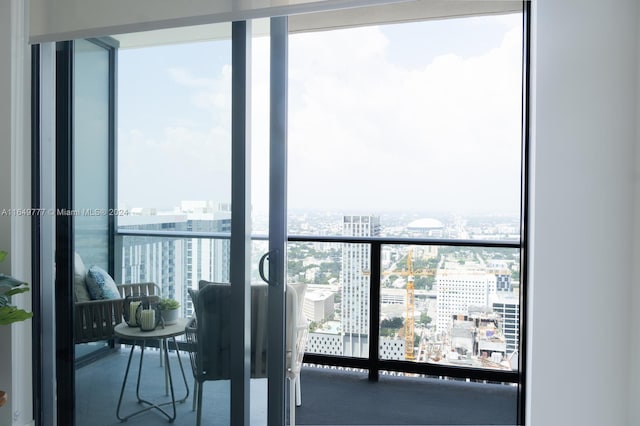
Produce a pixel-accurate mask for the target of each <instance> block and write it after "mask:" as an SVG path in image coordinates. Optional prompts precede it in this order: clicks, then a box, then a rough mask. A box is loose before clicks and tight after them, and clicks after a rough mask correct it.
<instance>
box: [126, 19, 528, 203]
mask: <svg viewBox="0 0 640 426" xmlns="http://www.w3.org/2000/svg"><path fill="white" fill-rule="evenodd" d="M499 24H500V25H504V24H505V22H503V21H500V22H499ZM422 25H428V23H424V24H422ZM471 36H472V37H476V36H481V35H471ZM404 41H405V42H407V43H413V44H412V46H413V45H414V44H415V55H421V48H420V43H415V40H412V38H411V35H410V34H408V35H407V37H406V40H404ZM268 42H269V40H268V38H259V39H256V40H254V43H253V52H254V57H253V73H252V79H253V87H252V91H253V93H252V102H253V106H252V124H253V126H252V139H253V146H252V150H253V153H252V154H253V160H252V162H253V176H252V192H253V204H254V209H256V210H259V211H265V210H266V208H267V201H268V160H269V151H268V144H269V113H268V108H269V104H268V102H269V92H268V91H269V76H268V69H269V49H268ZM394 42H396V40H394ZM395 48H398V46H397V45H393V44H392V43H391V41H390V40H389V39H388V38H387V36H386V35H385V34H384V32H383V30H382V29H380V28H378V27H366V28H355V29H350V30H337V31H330V32H325V33H308V34H297V35H293V36H291V37H290V59H289V77H290V87H289V94H290V98H289V175H288V176H289V205H290V206H291V207H294V208H297V207H314V208H317V207H321V208H322V207H324V208H329V209H342V210H344V211H345V212H347V211H354V210H362V211H376V210H385V209H391V208H395V209H399V208H404V209H406V210H412V211H414V210H421V211H433V210H440V211H442V210H456V209H465V208H468V207H469V206H471V208H474V209H478V210H492V209H495V210H496V211H504V210H514V209H516V210H517V208H518V207H519V190H520V180H519V179H520V164H519V158H520V103H521V101H520V79H521V70H520V62H521V31H520V28H518V27H516V28H514V29H512V30H510V31H509V32H507V33H506V35H505V37H504V39H503V41H502V43H501V44H500V45H499V46H495V47H494V48H493V49H491V50H487V51H485V52H484V53H483V54H481V55H476V56H472V57H462V56H460V55H456V53H455V52H452V53H449V54H446V55H442V56H438V57H436V58H435V59H434V60H432V61H430V62H429V63H425V65H424V66H422V67H420V68H416V67H415V65H414V66H409V65H403V64H402V63H399V62H397V61H396V62H395V63H394V62H391V60H390V59H389V58H390V55H389V53H390V52H391V49H395ZM197 60H198V59H197V58H194V61H197ZM193 68H194V66H191V65H189V64H184V66H183V67H174V68H171V69H170V70H169V76H170V80H171V84H174V85H178V87H179V88H181V89H180V90H185V91H188V92H189V100H190V101H189V102H190V105H167V109H168V110H167V117H171V120H170V122H168V121H162V119H159V120H158V122H157V123H156V125H157V127H159V128H160V129H161V131H160V132H152V131H150V130H149V129H148V128H145V129H143V128H139V129H125V130H124V131H123V132H122V134H121V135H120V145H119V146H120V148H119V150H120V158H121V163H120V175H121V178H120V180H121V182H123V183H124V185H121V188H120V193H121V194H122V195H123V197H124V198H125V199H127V200H136V202H138V201H141V200H148V201H146V202H145V203H142V204H144V205H149V206H152V205H155V206H158V201H157V200H161V201H162V202H163V203H164V202H169V201H170V202H171V205H175V204H177V202H178V201H179V200H183V199H213V200H216V201H229V197H230V195H229V188H230V117H231V112H230V111H231V97H230V89H231V68H230V66H229V65H225V66H222V67H221V69H218V70H217V71H215V72H212V73H211V74H210V75H207V76H206V77H201V76H199V75H198V74H197V73H196V72H195V71H194V70H193ZM152 101H159V99H155V100H152ZM197 111H200V112H206V115H205V117H208V120H211V121H210V122H209V123H210V125H207V124H205V123H202V122H200V121H197V120H198V118H196V117H198V116H197V114H196V112H197ZM204 121H206V120H204ZM151 134H155V135H156V136H155V137H151V136H150V135H151ZM154 199H155V200H156V201H155V202H154ZM154 203H155V204H154ZM138 205H140V203H138Z"/></svg>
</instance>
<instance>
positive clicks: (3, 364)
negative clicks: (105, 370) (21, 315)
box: [0, 0, 33, 426]
mask: <svg viewBox="0 0 640 426" xmlns="http://www.w3.org/2000/svg"><path fill="white" fill-rule="evenodd" d="M24 10H25V9H24V2H23V1H21V0H10V1H0V56H1V57H2V58H3V60H2V61H0V211H1V210H2V209H10V208H20V207H28V205H29V203H30V200H29V197H30V195H29V190H30V181H29V174H30V169H29V164H30V159H29V155H30V154H29V146H30V145H29V133H28V123H27V122H26V121H25V117H27V114H28V111H29V106H28V96H29V93H28V90H27V87H25V85H26V84H27V83H28V81H29V80H28V75H27V74H28V62H27V61H26V60H25V59H26V56H25V54H27V52H28V50H27V45H26V37H27V33H26V26H25V25H24V24H25V18H26V16H25V14H24ZM29 232H30V231H29V219H28V218H25V217H22V218H19V217H17V216H7V215H1V214H0V250H7V251H9V254H10V260H9V261H5V262H4V263H2V264H1V265H0V271H2V272H3V273H10V274H11V275H13V276H15V277H17V278H20V279H23V280H25V281H27V282H30V266H29V265H30V262H31V260H30V244H29V239H30V233H29ZM29 300H30V294H29V295H21V296H15V297H13V299H12V302H14V303H15V304H17V305H20V306H21V307H24V308H26V309H29V305H30V303H29ZM0 390H4V391H6V392H8V393H9V402H8V403H7V404H6V405H5V406H4V407H2V408H0V425H3V426H4V425H7V426H8V425H14V426H18V425H20V426H22V425H27V424H31V422H32V418H33V417H32V411H33V408H32V401H31V321H26V322H22V323H16V324H13V325H11V326H0Z"/></svg>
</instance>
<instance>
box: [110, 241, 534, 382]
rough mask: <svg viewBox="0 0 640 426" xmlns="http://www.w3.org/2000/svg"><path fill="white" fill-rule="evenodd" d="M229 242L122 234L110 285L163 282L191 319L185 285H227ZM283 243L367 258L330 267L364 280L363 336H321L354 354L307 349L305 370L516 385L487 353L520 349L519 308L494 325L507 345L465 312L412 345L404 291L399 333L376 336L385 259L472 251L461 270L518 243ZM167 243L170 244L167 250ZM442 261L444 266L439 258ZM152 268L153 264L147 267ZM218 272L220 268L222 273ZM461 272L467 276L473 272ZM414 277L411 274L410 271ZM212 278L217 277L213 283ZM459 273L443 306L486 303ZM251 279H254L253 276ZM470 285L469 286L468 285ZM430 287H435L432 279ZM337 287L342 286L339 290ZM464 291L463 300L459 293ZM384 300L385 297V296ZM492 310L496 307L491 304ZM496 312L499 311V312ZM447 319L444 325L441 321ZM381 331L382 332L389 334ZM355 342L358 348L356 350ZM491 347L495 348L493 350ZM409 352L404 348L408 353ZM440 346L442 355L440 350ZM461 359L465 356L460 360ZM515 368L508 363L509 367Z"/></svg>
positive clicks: (514, 373)
mask: <svg viewBox="0 0 640 426" xmlns="http://www.w3.org/2000/svg"><path fill="white" fill-rule="evenodd" d="M229 239H230V235H229V233H226V232H186V231H185V232H176V231H164V230H139V229H122V228H121V229H119V230H118V232H117V233H116V255H115V259H116V278H118V279H119V280H120V282H127V281H131V280H134V281H135V280H137V279H142V280H143V281H146V280H153V281H157V282H158V283H159V284H160V283H162V285H163V287H164V288H163V291H168V292H176V293H180V294H175V295H174V294H172V295H174V296H177V297H178V298H181V299H182V300H183V302H184V303H183V305H184V309H185V312H184V313H185V314H186V315H189V314H190V313H191V312H192V311H191V309H192V307H191V304H190V301H189V300H188V298H187V297H186V288H187V287H188V286H197V281H198V280H199V279H209V280H225V276H226V277H227V280H228V268H229V266H228V244H229ZM252 240H253V242H254V248H253V256H254V257H255V259H254V260H255V261H254V262H253V264H254V265H256V264H257V259H258V258H259V256H260V255H261V254H262V253H264V252H266V251H267V245H266V244H267V240H268V238H267V236H265V235H256V236H253V238H252ZM288 241H289V245H290V249H291V248H292V247H296V246H300V245H310V244H311V245H314V244H327V245H336V246H340V247H342V252H343V253H348V250H351V249H352V251H354V253H359V254H354V256H362V255H363V254H365V255H366V256H367V257H368V259H367V260H366V262H362V265H363V267H362V270H361V271H359V270H356V271H354V270H353V269H354V268H353V264H351V266H349V264H346V263H345V261H344V260H334V262H335V263H341V266H342V268H344V265H347V267H348V268H350V269H351V271H350V272H351V273H352V274H353V273H355V274H356V275H361V276H364V277H366V280H367V281H368V288H366V290H368V294H367V293H366V292H362V293H361V294H360V296H362V297H361V299H360V300H359V301H360V302H362V301H365V302H366V306H365V307H363V308H362V309H363V310H368V314H367V313H366V312H365V313H363V312H362V311H360V312H355V317H357V318H360V322H359V324H360V327H363V326H366V327H365V329H362V330H360V331H361V332H360V333H358V329H357V326H352V327H355V328H352V329H351V330H341V331H336V330H332V332H329V333H324V334H325V335H326V336H330V337H331V338H332V339H334V340H337V341H338V343H337V344H338V345H339V344H342V345H344V347H346V346H347V343H345V342H347V340H348V339H351V340H349V342H350V344H351V345H352V346H351V347H352V349H353V347H356V346H355V345H357V347H358V348H359V349H360V350H359V351H357V350H346V349H345V350H343V352H342V354H340V353H339V352H340V351H339V350H335V351H333V352H331V351H328V352H329V353H326V352H327V351H324V352H325V353H318V352H322V351H317V350H316V351H313V352H312V351H309V350H308V352H306V353H305V357H304V361H305V363H308V364H318V365H331V366H339V367H347V368H353V369H362V370H367V371H368V374H369V379H370V380H377V379H378V377H379V374H380V372H381V371H389V372H397V373H401V374H411V375H414V374H415V375H425V376H436V377H455V378H464V379H471V380H481V381H482V380H484V381H491V382H505V383H519V382H520V378H521V377H520V372H519V371H520V369H519V368H518V367H517V362H516V363H515V365H516V368H512V369H507V368H505V367H504V365H505V364H506V362H502V364H501V363H500V362H499V361H500V360H499V359H491V358H492V352H496V353H497V354H498V358H499V357H500V355H499V354H500V353H502V355H504V356H506V355H507V354H506V350H505V349H504V347H506V346H511V349H510V350H511V351H512V352H511V355H513V354H514V353H515V354H517V353H518V348H519V346H520V345H519V330H520V329H522V318H521V315H520V310H519V309H511V310H509V309H506V308H505V309H504V310H503V312H502V317H500V318H499V320H500V321H501V324H500V326H501V327H502V328H505V326H506V328H507V329H508V331H509V332H510V333H511V334H510V335H509V337H508V339H509V338H510V339H511V341H507V342H506V343H504V335H503V336H502V341H501V340H500V339H499V337H500V336H498V333H497V332H499V331H502V330H497V329H496V328H495V327H494V325H496V324H497V323H496V322H495V321H493V322H492V320H491V318H489V320H488V321H485V319H486V318H485V317H483V315H479V316H473V315H470V314H468V313H466V312H454V314H456V316H455V318H457V319H458V320H459V321H458V322H459V324H458V328H456V332H455V333H451V332H449V331H450V329H447V332H443V331H442V330H444V328H445V325H444V324H440V323H438V324H436V325H435V326H434V325H433V324H430V327H425V326H424V324H422V325H421V332H422V336H418V337H417V338H416V337H415V336H413V330H414V325H415V317H413V313H409V310H408V309H409V308H407V306H408V305H407V302H409V305H411V306H415V305H414V303H415V301H414V299H413V297H414V294H415V292H411V293H413V294H411V295H410V294H409V292H406V294H405V295H404V305H402V303H400V305H402V306H404V307H405V308H402V307H401V309H400V311H402V312H399V311H398V310H397V309H396V312H398V316H399V317H404V322H405V324H404V328H402V327H395V328H393V329H391V333H392V336H391V337H388V336H383V337H381V324H382V321H383V320H382V319H381V313H382V312H381V308H382V306H383V304H382V302H383V300H382V296H383V293H385V294H386V293H388V292H390V291H391V290H388V289H387V288H386V287H385V288H383V286H382V283H383V282H386V283H387V285H388V284H390V282H389V279H388V278H389V277H388V276H389V275H393V272H388V270H383V259H382V257H383V252H389V251H393V250H396V251H398V252H401V253H402V252H404V253H407V252H408V247H409V246H411V247H414V249H415V250H419V249H423V250H426V249H428V248H434V247H437V248H441V249H443V248H459V249H463V248H464V249H467V251H469V252H470V254H469V256H470V257H469V260H467V261H464V260H458V261H457V262H458V263H459V264H460V265H463V263H465V262H467V263H471V262H474V261H475V258H474V256H473V251H474V250H477V249H484V250H494V251H500V250H502V252H503V254H504V252H505V250H506V252H507V253H510V254H511V255H513V257H514V258H518V257H519V255H520V250H521V243H520V241H504V240H502V241H496V240H475V239H474V240H458V239H437V238H428V239H426V238H403V237H343V236H311V235H289V237H288ZM168 242H172V243H171V244H168ZM162 244H164V248H163V247H161V246H162ZM145 247H147V248H145ZM225 247H226V248H225ZM345 247H350V248H351V249H348V250H347V251H345ZM205 251H206V252H207V255H206V256H204V258H206V259H207V260H208V261H207V262H201V261H200V260H202V253H203V252H205ZM214 252H215V253H214ZM170 253H171V254H170ZM131 256H137V260H136V261H137V262H143V263H144V264H140V263H138V264H135V265H134V264H127V262H128V260H127V259H130V258H131ZM213 258H215V259H216V260H217V261H219V262H218V265H217V266H216V265H213V264H212V262H211V259H213ZM440 258H441V261H442V257H440ZM150 262H151V263H152V264H149V263H150ZM516 263H517V265H518V266H519V265H520V264H519V261H516ZM221 267H222V269H220V268H221ZM483 267H484V268H485V269H486V268H488V266H487V265H484V266H483ZM225 268H226V270H225ZM194 269H195V270H194ZM440 269H442V268H440ZM467 269H468V270H472V269H473V268H467ZM412 272H414V273H416V271H412ZM341 273H342V274H344V273H345V271H344V270H342V271H341ZM409 273H410V271H409V270H407V269H406V268H404V270H403V269H401V266H400V265H396V274H395V275H396V276H397V277H398V278H400V280H401V281H402V278H404V280H405V287H404V289H405V291H406V281H407V280H408V275H409ZM118 274H120V275H122V276H119V275H118ZM132 274H133V275H132ZM135 274H138V275H140V274H142V275H143V276H135ZM211 274H217V275H215V276H211ZM225 274H226V275H225ZM460 274H461V278H460V279H458V280H455V279H454V280H449V281H446V279H442V280H440V284H441V285H442V284H443V283H445V282H446V283H448V285H449V286H450V287H451V289H449V290H447V291H444V290H443V289H442V288H441V289H440V292H439V295H440V296H441V299H446V297H449V299H446V300H449V301H450V302H451V303H452V304H454V303H456V300H457V299H456V298H461V299H464V300H458V303H462V304H464V303H465V301H466V302H468V300H470V299H469V297H471V298H472V297H473V296H474V295H475V296H477V297H480V299H482V298H485V299H486V295H485V294H479V290H478V289H477V288H475V287H474V284H473V278H469V277H468V276H467V275H469V274H471V272H469V273H467V272H461V273H460ZM432 277H433V276H432ZM297 278H298V277H290V279H293V280H297ZM412 278H414V277H412ZM255 279H256V280H257V279H259V278H258V275H257V272H256V275H255ZM465 282H467V284H464V283H465ZM469 282H470V283H471V284H468V283H469ZM480 282H481V285H480V286H482V285H484V284H482V283H484V281H482V280H480ZM431 283H432V285H433V280H432V282H431ZM342 284H343V285H344V283H342ZM435 284H438V283H435ZM488 285H489V286H494V287H493V292H494V293H495V292H496V287H495V286H496V285H498V286H499V285H500V283H497V284H496V283H489V284H488ZM456 286H458V287H456ZM465 289H466V290H465ZM465 291H466V292H467V293H468V294H467V293H465V294H463V293H464V292H465ZM419 292H420V293H419V294H420V295H426V297H427V299H429V298H430V299H429V300H428V301H427V302H429V303H427V305H429V304H430V306H431V308H433V306H432V305H433V304H434V303H436V301H435V300H434V297H435V291H433V290H432V291H431V292H429V291H427V290H424V289H420V290H419ZM400 293H402V291H400V292H398V291H395V294H396V295H399V294H400ZM512 296H513V295H512ZM349 297H350V296H349ZM353 297H354V298H357V297H359V296H358V295H355V296H353ZM385 297H387V296H386V295H385ZM398 297H399V299H400V300H402V299H403V297H402V295H400V296H398ZM465 298H466V299H465ZM344 299H345V296H343V297H342V300H340V303H336V304H335V305H336V306H340V310H341V311H340V312H339V313H338V314H339V316H340V318H341V319H342V318H344V316H345V315H346V313H345V312H343V311H342V310H343V309H344V305H343V304H344V302H345V300H344ZM515 299H516V300H515V303H514V306H519V303H520V301H519V297H515ZM446 300H445V301H446ZM354 305H356V306H357V305H358V304H357V303H355V304H354ZM360 306H362V303H360ZM385 306H386V305H385ZM494 306H497V305H495V304H494ZM500 306H502V307H503V308H504V305H500ZM436 308H437V307H436ZM425 309H427V311H426V312H427V313H428V312H429V310H428V308H425ZM411 310H413V308H411ZM507 311H508V314H509V315H510V317H509V318H510V321H511V323H510V324H505V318H506V316H505V315H506V314H505V312H507ZM334 314H335V313H334ZM463 314H464V315H463ZM494 314H495V313H494ZM427 317H428V315H427ZM357 318H356V319H355V320H354V321H355V323H357V322H358V319H357ZM494 319H495V315H494ZM433 320H434V319H433V318H431V321H432V322H433ZM445 320H447V319H446V318H445ZM407 321H410V327H408V326H407V324H406V323H407ZM456 321H457V320H454V321H453V322H456ZM334 323H339V321H335V322H334ZM347 323H348V322H347V321H343V324H345V326H346V327H349V326H348V325H346V324H347ZM492 324H494V325H492ZM483 325H484V326H487V325H488V329H487V328H486V327H484V328H483ZM449 326H450V325H447V326H446V327H449ZM403 330H404V331H403ZM409 330H411V331H409ZM386 331H388V329H387V330H386ZM425 334H428V335H429V336H431V337H433V336H438V335H444V338H435V339H431V340H430V339H427V338H426V337H425ZM454 334H455V335H454ZM310 335H311V336H313V335H314V333H310ZM408 336H409V337H413V338H415V347H414V350H410V349H411V342H414V340H407V337H408ZM508 339H507V340H508ZM438 340H440V341H438ZM354 342H356V343H355V344H354ZM389 342H391V344H397V345H399V347H400V348H399V349H398V347H396V352H400V353H402V352H403V349H404V351H405V352H406V354H407V356H405V357H404V359H402V358H403V357H397V356H395V357H394V356H389V355H385V354H383V353H382V352H383V351H382V350H381V343H382V347H384V345H385V344H387V346H389ZM403 342H404V344H405V346H404V348H403V347H402V343H403ZM496 342H497V343H496ZM438 344H443V346H442V347H445V348H452V350H451V352H455V354H451V355H449V354H448V353H439V354H436V355H437V356H435V357H430V356H429V355H430V354H429V353H427V352H429V351H431V352H433V351H434V347H437V346H438ZM483 344H484V345H488V346H486V351H485V350H484V349H483V347H482V345H483ZM492 345H493V346H492ZM496 345H498V347H497V349H496ZM500 345H502V347H500ZM407 347H409V348H410V349H409V350H407ZM442 347H440V349H442ZM308 348H309V346H308ZM454 348H456V349H455V351H454V350H453V349H454ZM440 349H438V350H440ZM465 352H467V353H466V354H465ZM483 352H484V354H483V355H486V356H477V355H480V354H481V353H483ZM345 354H346V355H345ZM431 355H433V353H431ZM447 355H448V356H447ZM454 355H455V356H454ZM503 360H504V357H503ZM513 362H514V361H513V360H512V363H513Z"/></svg>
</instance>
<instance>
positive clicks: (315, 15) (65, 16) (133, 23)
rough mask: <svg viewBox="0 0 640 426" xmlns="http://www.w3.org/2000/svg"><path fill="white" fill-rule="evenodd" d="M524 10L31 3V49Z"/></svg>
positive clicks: (422, 5)
mask: <svg viewBox="0 0 640 426" xmlns="http://www.w3.org/2000/svg"><path fill="white" fill-rule="evenodd" d="M521 10H522V2H521V1H519V0H496V1H493V0H411V1H408V0H366V1H365V0H322V1H319V0H279V1H276V0H271V1H269V0H225V1H210V0H192V1H190V2H176V1H174V0H110V1H104V0H32V1H31V2H30V38H29V41H30V42H31V43H41V42H51V41H62V40H71V39H77V38H87V37H100V36H114V35H117V34H123V35H122V36H117V37H116V38H118V39H119V40H120V41H121V43H122V45H121V47H123V48H126V47H140V46H145V45H153V44H160V43H166V42H169V41H172V42H187V41H198V40H211V39H219V38H225V37H228V35H229V34H230V30H229V29H228V28H227V27H226V26H225V25H222V26H221V25H212V24H220V23H225V22H231V21H236V20H248V19H257V18H268V17H271V16H283V15H289V16H290V20H289V29H290V32H294V33H295V32H305V31H318V30H325V29H335V28H345V27H354V26H362V25H371V24H381V23H394V22H406V21H417V20H427V19H444V18H450V17H462V16H475V15H487V14H500V13H509V12H517V11H521ZM196 26H197V27H196ZM160 30H162V31H160ZM265 30H266V27H265V28H262V29H261V28H260V26H259V25H258V26H257V28H256V31H257V32H258V33H259V32H260V31H265ZM150 31H151V32H150ZM134 33H140V34H138V35H137V36H135V35H133V34H134ZM125 34H126V35H125Z"/></svg>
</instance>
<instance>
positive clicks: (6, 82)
mask: <svg viewBox="0 0 640 426" xmlns="http://www.w3.org/2000/svg"><path fill="white" fill-rule="evenodd" d="M10 18H11V3H10V2H6V1H0V56H2V57H3V58H7V57H10V55H11V21H10ZM10 64H11V61H0V209H2V208H9V207H10V203H11V179H10V177H11V162H10V160H11V144H10V141H11V135H10V133H9V129H10V123H11V104H10V99H11V67H10ZM10 245H11V220H10V219H9V218H8V217H4V216H0V247H9V246H10ZM0 271H2V272H3V273H7V272H10V267H9V264H8V263H7V262H6V261H5V262H4V263H3V264H0ZM10 348H11V328H10V327H2V326H0V390H4V391H5V392H10V391H11V351H10V350H8V349H10ZM11 402H12V401H11V400H9V403H8V404H7V405H5V406H4V407H3V408H0V425H6V424H11V423H10V419H11Z"/></svg>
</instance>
